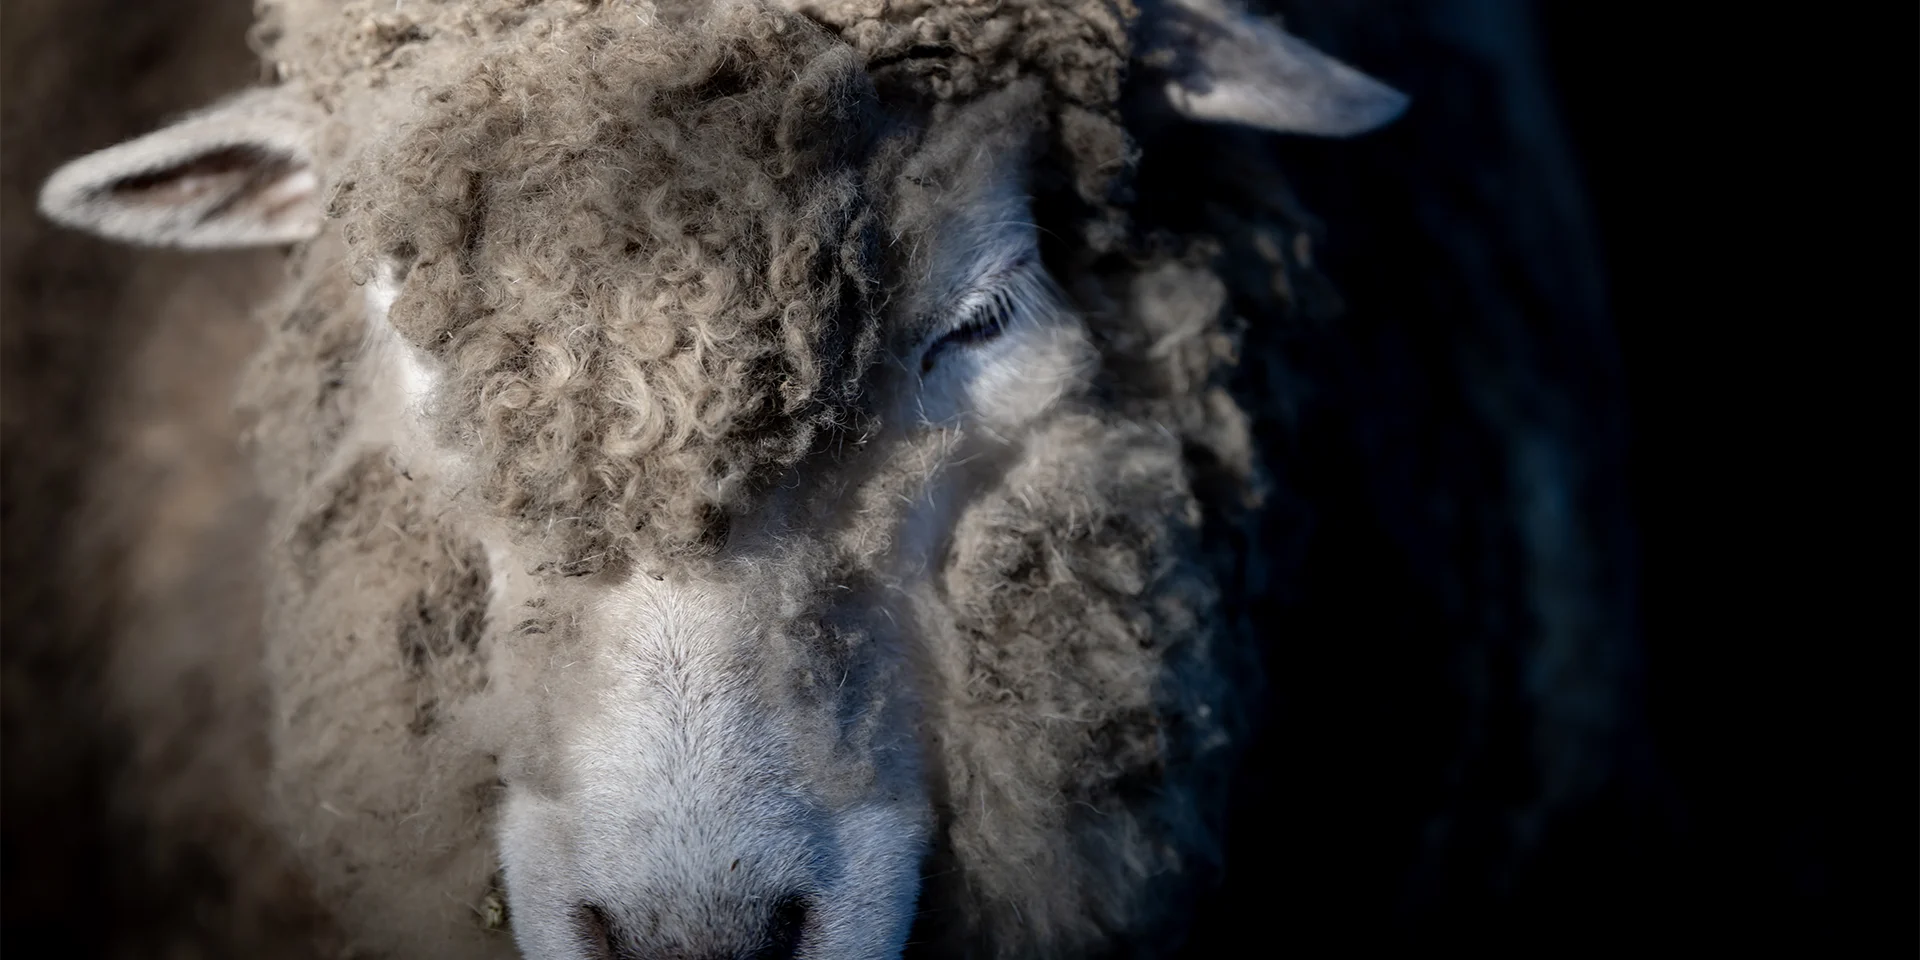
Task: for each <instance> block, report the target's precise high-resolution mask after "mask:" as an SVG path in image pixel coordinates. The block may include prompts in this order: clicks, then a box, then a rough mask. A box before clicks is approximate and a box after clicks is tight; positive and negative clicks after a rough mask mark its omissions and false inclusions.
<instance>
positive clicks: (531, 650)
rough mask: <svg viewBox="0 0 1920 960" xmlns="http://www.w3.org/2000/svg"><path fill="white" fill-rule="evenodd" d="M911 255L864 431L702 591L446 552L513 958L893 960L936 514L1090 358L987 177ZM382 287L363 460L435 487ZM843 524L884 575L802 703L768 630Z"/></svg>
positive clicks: (1015, 207)
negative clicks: (515, 951)
mask: <svg viewBox="0 0 1920 960" xmlns="http://www.w3.org/2000/svg"><path fill="white" fill-rule="evenodd" d="M931 243H932V245H933V247H934V249H933V250H932V255H931V256H930V257H928V261H929V262H930V264H931V266H929V267H928V268H927V270H926V275H925V276H923V277H920V278H918V279H917V282H912V283H908V284H906V288H907V291H908V294H909V295H908V296H906V297H905V298H904V306H903V307H902V308H901V309H900V310H899V314H900V317H899V318H898V319H897V326H898V330H897V334H898V335H897V336H896V337H895V338H894V340H893V344H894V345H893V348H892V349H891V350H890V351H889V356H888V357H887V358H885V359H884V360H883V361H882V363H881V365H880V369H879V370H878V371H877V373H876V375H875V377H874V385H873V396H872V397H871V402H873V403H874V404H875V405H876V407H877V408H878V409H879V411H880V412H881V413H882V416H881V417H880V421H881V422H882V423H883V424H885V426H884V427H883V428H882V430H881V432H880V433H879V434H878V435H877V436H875V437H873V438H870V439H869V441H868V443H867V444H866V445H865V446H864V447H863V448H862V449H861V450H860V451H859V452H857V453H855V454H853V455H851V456H850V457H848V458H846V460H845V461H843V462H840V463H838V464H837V465H835V466H832V467H830V468H829V469H832V470H835V471H837V472H839V473H841V474H844V477H836V478H832V479H829V480H826V481H824V482H823V481H822V480H821V479H820V478H817V477H807V478H805V479H804V481H800V480H796V484H795V489H797V490H799V491H800V492H798V493H793V494H790V495H780V494H776V495H775V496H774V497H772V498H770V499H769V501H768V502H767V503H766V504H765V505H764V506H763V507H762V508H761V509H760V510H759V511H758V512H757V514H756V515H753V516H748V517H740V518H735V520H734V532H733V534H732V537H731V539H730V543H729V546H728V548H727V549H726V551H724V555H723V560H722V562H721V563H720V564H719V565H718V567H717V568H716V572H714V573H711V574H706V575H693V574H688V573H686V572H684V571H677V570H666V571H652V570H633V571H631V572H628V573H626V574H625V575H624V576H623V578H622V579H620V580H619V581H618V582H611V583H606V582H600V583H589V584H583V585H580V586H568V587H565V588H563V589H562V591H561V592H559V593H555V592H554V588H553V586H552V584H551V583H550V582H542V581H539V580H537V579H536V578H535V577H533V576H531V575H529V574H528V573H527V572H526V570H527V563H526V561H525V560H523V559H521V558H518V557H516V555H515V550H514V547H513V546H512V544H511V543H510V542H509V541H508V540H507V539H506V538H505V537H504V536H502V535H499V534H498V533H496V532H493V531H490V530H488V529H485V528H484V527H482V528H481V529H477V530H475V531H474V532H475V533H476V535H478V536H479V537H480V538H481V539H482V540H483V542H485V543H486V544H487V548H488V555H489V558H490V566H491V568H492V576H493V578H494V583H493V589H492V604H491V609H490V611H489V618H488V620H489V623H490V624H492V627H491V628H490V629H491V630H493V631H496V632H503V633H506V634H508V636H506V637H505V638H504V639H498V640H495V641H493V643H492V653H491V662H490V668H489V671H490V687H489V689H490V691H491V692H492V695H491V697H490V698H489V700H490V702H491V704H492V706H489V707H483V708H482V709H485V710H490V711H493V712H495V713H496V714H497V715H496V716H494V717H491V718H489V719H488V720H487V721H483V723H484V724H487V725H490V726H491V727H492V728H493V729H495V730H497V731H499V735H498V737H497V741H496V743H495V744H494V746H495V748H496V749H497V751H498V753H499V755H500V756H501V773H502V781H503V783H504V784H505V786H506V790H505V794H504V802H503V804H502V806H501V808H500V814H499V821H498V824H497V836H498V842H499V853H500V859H501V862H502V865H503V868H504V873H505V878H506V886H507V892H508V900H509V909H510V913H511V917H512V924H513V930H514V936H515V938H516V940H517V942H518V944H519V946H520V948H521V949H522V951H523V952H525V953H526V954H527V955H529V956H532V957H543V958H544V957H552V958H573V957H578V958H599V957H608V958H611V957H626V956H644V957H680V956H686V957H767V958H771V957H785V956H793V955H802V956H811V957H834V958H881V957H892V956H897V955H898V954H899V953H900V951H901V949H902V945H903V944H904V942H905V940H906V937H907V934H908V930H909V928H910V927H911V925H912V921H913V916H914V911H915V905H916V903H915V902H916V896H917V892H918V887H919V879H920V878H919V870H920V864H921V860H922V858H923V855H924V853H925V850H926V847H927V843H928V832H929V829H930V825H931V816H932V814H931V809H930V805H929V800H928V799H927V796H926V791H925V787H924V785H923V783H922V781H921V770H920V757H919V753H920V749H919V730H918V726H919V724H920V720H921V717H920V714H919V712H918V704H917V703H916V698H915V696H914V681H913V679H912V678H911V676H910V671H911V670H912V662H913V661H914V659H915V658H916V655H915V653H914V650H913V646H914V644H915V643H916V642H917V638H916V637H915V636H914V635H913V627H912V625H913V624H915V623H918V622H922V620H923V618H925V617H928V616H936V617H937V616H938V615H939V613H938V611H937V610H928V609H925V607H926V605H927V604H928V602H929V600H928V597H929V596H930V595H931V594H930V591H927V590H925V589H922V587H923V585H924V584H925V582H926V581H927V579H928V578H929V577H930V575H931V574H932V573H933V572H935V570H936V569H937V567H938V562H939V561H938V557H939V555H940V552H941V549H942V547H943V546H944V544H945V541H946V537H947V536H948V532H949V531H950V529H951V526H952V523H953V521H954V514H955V512H956V510H955V505H956V504H957V503H959V502H961V501H962V500H964V498H965V497H966V496H967V494H968V492H969V491H970V490H972V489H974V488H976V487H978V486H979V485H981V484H984V483H990V482H992V480H993V477H994V473H995V468H994V466H993V465H994V464H996V463H1004V462H1005V460H1006V457H1005V456H1004V454H1006V453H1008V452H1011V451H1012V450H1014V449H1016V448H1017V447H1018V445H1019V443H1020V439H1021V436H1022V434H1023V432H1024V428H1025V427H1026V426H1027V425H1029V424H1031V423H1034V422H1036V421H1038V420H1040V419H1043V418H1044V417H1046V415H1047V414H1048V412H1049V410H1051V409H1052V408H1053V407H1055V406H1056V405H1057V404H1058V403H1059V402H1060V401H1061V399H1062V398H1063V397H1066V396H1068V395H1070V394H1071V392H1072V391H1073V390H1074V389H1075V388H1076V387H1077V385H1079V384H1081V383H1083V382H1085V380H1086V378H1087V376H1088V375H1089V373H1090V365H1091V362H1092V356H1093V350H1092V347H1091V345H1090V342H1089V340H1088V338H1087V334H1086V330H1085V328H1084V325H1083V324H1082V322H1081V321H1080V319H1079V318H1078V317H1077V316H1076V315H1075V314H1073V313H1072V312H1071V311H1070V310H1069V309H1067V308H1066V306H1065V304H1064V302H1063V301H1062V300H1061V298H1060V297H1059V296H1058V295H1057V294H1056V292H1055V291H1054V288H1053V286H1052V282H1051V280H1050V279H1049V278H1048V277H1047V275H1046V272H1045V268H1044V267H1043V266H1042V264H1041V262H1040V257H1039V251H1038V249H1037V246H1036V233H1035V228H1034V227H1033V225H1032V223H1031V217H1030V214H1029V212H1028V211H1027V209H1026V201H1025V199H1024V196H1023V193H1022V190H1021V183H1020V182H1019V179H1018V178H1017V177H1016V176H1014V175H1013V174H1012V173H1011V172H1008V173H1004V174H1001V175H999V176H996V177H988V178H985V179H984V181H983V185H982V187H981V189H979V190H977V191H975V195H974V196H972V197H970V198H966V200H965V202H964V203H963V205H962V206H961V207H960V208H959V209H957V210H955V211H953V212H951V213H950V214H949V215H948V216H947V217H946V219H945V221H944V223H943V225H942V227H941V229H939V230H938V231H937V237H936V238H935V239H934V240H932V241H931ZM403 276H404V271H403V269H402V268H401V267H400V266H399V265H387V266H386V267H384V268H383V269H381V270H380V271H379V272H378V273H377V275H376V276H375V277H374V278H373V280H372V281H371V282H370V283H369V284H368V293H367V307H368V314H369V317H368V319H369V321H370V323H369V336H370V343H371V347H372V349H371V350H370V352H369V354H368V356H369V359H370V360H371V361H372V363H373V365H375V366H376V368H377V369H379V370H380V371H381V372H380V374H379V378H380V379H381V381H382V382H384V384H385V385H386V386H385V389H387V390H388V391H389V392H388V393H387V394H386V397H385V399H384V400H382V401H379V402H381V403H386V404H390V405H392V406H393V407H394V408H395V409H396V411H397V415H396V416H393V417H391V418H384V419H385V422H386V423H388V424H389V425H391V426H392V427H394V428H397V430H396V431H395V432H394V433H393V434H391V435H390V436H389V437H388V438H387V441H388V442H389V443H391V444H392V445H393V446H394V447H395V448H396V449H400V450H402V451H405V459H406V460H407V465H408V467H409V468H410V470H411V472H412V473H413V474H414V475H415V476H417V477H421V478H423V479H426V478H429V477H432V476H435V475H438V476H440V477H441V478H443V480H444V481H445V482H448V483H451V484H456V485H457V484H458V483H459V482H460V481H459V477H460V476H461V475H462V474H463V473H464V470H465V466H466V465H465V464H463V463H462V462H461V460H460V456H461V455H460V453H459V451H456V450H448V449H445V448H436V447H434V446H433V445H432V443H431V441H429V440H427V439H426V438H427V437H428V435H429V434H428V431H427V430H426V429H424V425H423V423H422V419H423V417H424V416H425V415H426V414H428V413H430V411H431V405H432V403H433V394H434V390H435V388H436V380H437V377H436V374H435V372H434V370H433V369H432V365H431V361H430V360H429V359H427V358H425V357H423V356H422V355H421V354H420V353H419V351H417V350H416V349H414V348H412V347H411V346H409V345H408V344H406V343H405V342H404V341H403V340H401V338H399V337H398V336H397V335H396V334H395V333H394V332H393V330H392V328H391V327H390V326H389V325H388V323H387V318H386V311H387V308H388V307H389V306H390V305H391V304H392V303H393V302H394V300H395V298H396V297H397V295H398V292H399V284H400V283H401V282H402V280H401V278H402V277H403ZM381 419H383V418H378V417H376V418H373V420H374V422H378V421H379V420H381ZM443 489H445V488H443ZM827 491H830V492H827ZM808 498H812V500H813V501H814V502H815V503H816V506H814V507H812V508H808V507H807V506H805V504H804V503H803V501H806V500H808ZM822 498H831V499H832V500H833V501H835V503H836V504H838V506H829V507H828V508H826V509H821V508H820V507H819V506H817V503H818V502H819V501H820V500H821V499H822ZM861 504H866V505H868V506H866V507H861V506H859V505H861ZM876 504H877V505H878V506H877V508H876V507H874V506H873V505H876ZM870 509H879V510H881V511H882V512H884V513H885V514H886V516H885V520H886V521H887V522H885V523H883V524H882V526H883V527H887V528H890V529H885V530H884V531H882V532H881V533H880V534H878V535H876V534H875V533H874V532H872V531H871V530H863V531H862V532H861V533H860V534H859V536H860V537H863V538H868V539H874V538H876V536H878V537H879V538H883V539H884V540H885V542H886V544H887V547H886V549H884V550H882V551H880V559H878V560H877V561H876V562H875V568H876V569H875V570H874V571H872V572H873V573H874V574H876V579H875V582H873V583H871V584H867V585H864V586H860V587H843V589H846V590H847V591H848V596H847V597H846V599H845V600H844V601H843V602H842V603H841V604H840V608H839V609H835V610H831V611H828V612H827V615H826V619H827V620H828V621H829V622H830V623H831V624H833V626H830V627H829V629H842V630H845V631H847V634H848V636H850V637H856V638H858V639H857V640H854V641H849V642H848V644H847V646H848V648H849V649H848V651H847V652H846V654H845V656H844V661H835V662H833V663H830V664H827V665H826V667H825V669H828V670H832V669H838V670H839V671H841V673H840V675H839V676H838V677H833V676H827V677H820V676H817V674H818V673H819V672H820V670H821V669H822V665H821V664H820V663H817V662H814V660H813V659H810V658H809V656H808V655H807V654H805V653H803V652H797V651H798V650H799V649H800V648H802V647H804V646H805V645H804V644H801V643H798V642H797V641H791V640H790V639H789V638H787V637H785V636H783V633H782V631H783V630H784V629H785V627H784V626H783V625H785V624H789V623H792V622H795V618H796V617H797V616H799V615H801V614H803V613H805V611H803V610H800V609H798V607H800V606H804V603H805V601H804V599H803V598H804V597H806V596H808V595H810V594H809V593H808V590H809V586H810V585H809V583H808V581H809V580H813V579H817V576H818V574H817V573H809V572H808V571H810V570H811V569H812V568H811V567H810V566H809V564H808V559H809V558H810V557H812V556H815V554H814V553H813V552H812V551H814V550H816V549H818V545H819V544H820V543H821V542H822V541H823V540H831V539H832V538H833V537H834V536H835V535H836V533H837V531H836V530H834V529H832V528H833V527H834V525H835V524H836V522H839V521H844V520H848V519H851V516H850V515H851V514H852V513H854V512H858V511H863V510H870ZM819 527H825V528H827V529H818V528H819ZM811 586H812V587H813V588H815V590H816V591H817V586H818V585H817V584H812V585H811ZM536 622H537V625H536V626H533V627H532V629H533V630H534V631H536V632H535V633H534V634H533V635H532V636H529V637H525V638H520V637H517V636H515V635H514V632H515V630H516V625H519V629H522V630H524V629H527V627H528V625H529V624H533V623H536ZM796 688H798V692H796ZM829 688H830V692H828V693H825V694H823V693H822V692H821V690H822V689H829ZM850 727H851V728H854V729H853V732H852V733H851V734H849V733H848V728H850ZM796 951H800V952H798V953H796Z"/></svg>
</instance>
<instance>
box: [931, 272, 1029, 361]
mask: <svg viewBox="0 0 1920 960" xmlns="http://www.w3.org/2000/svg"><path fill="white" fill-rule="evenodd" d="M1012 319H1013V298H1012V296H1011V295H1010V294H1009V293H1008V292H1007V291H1004V290H1001V291H995V292H994V293H992V294H989V295H988V296H987V297H985V298H984V299H982V300H981V301H980V302H978V303H976V304H974V305H973V307H972V309H970V310H968V311H967V313H966V314H965V319H963V320H961V321H960V323H958V324H956V325H955V326H954V327H953V328H952V329H950V330H948V331H947V332H946V333H944V334H941V335H940V338H939V339H938V340H935V341H933V342H932V343H931V344H928V345H927V352H926V353H923V354H921V355H920V375H921V376H923V377H924V376H926V375H927V374H929V373H932V372H933V365H934V364H935V363H938V362H939V360H940V357H941V356H942V355H944V354H946V353H947V352H949V351H951V350H955V349H959V348H962V347H971V346H978V345H979V344H982V343H985V342H987V341H989V340H992V339H993V338H995V337H998V336H999V335H1000V334H1002V333H1005V332H1006V329H1007V324H1008V323H1009V322H1011V321H1012Z"/></svg>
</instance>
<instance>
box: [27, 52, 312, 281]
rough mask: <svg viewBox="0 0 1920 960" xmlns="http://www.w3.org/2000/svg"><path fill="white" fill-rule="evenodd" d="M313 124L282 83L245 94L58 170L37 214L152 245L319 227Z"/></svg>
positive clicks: (289, 236) (290, 236) (249, 240)
mask: <svg viewBox="0 0 1920 960" xmlns="http://www.w3.org/2000/svg"><path fill="white" fill-rule="evenodd" d="M311 126H312V125H311V123H310V122H307V119H306V118H305V117H304V116H303V115H302V114H301V112H300V111H299V110H297V109H295V108H294V106H293V101H292V100H291V95H290V94H288V93H286V92H285V91H284V90H283V89H263V90H255V91H250V92H248V93H245V94H241V95H240V96H238V97H235V98H232V99H230V100H227V101H225V102H223V103H220V104H217V105H215V106H213V107H211V108H209V109H207V110H204V111H202V112H200V113H197V114H193V115H191V116H188V117H187V118H185V119H183V120H180V121H179V122H177V123H175V124H173V125H172V126H169V127H166V128H164V129H161V130H158V131H155V132H153V133H150V134H147V135H146V136H144V137H138V138H135V139H133V140H129V141H126V142H125V143H121V144H118V145H116V146H112V147H108V148H107V149H105V150H101V151H99V152H97V153H91V154H88V155H86V156H84V157H81V158H80V159H78V160H74V161H72V162H71V163H68V164H67V165H66V166H64V167H61V168H60V169H59V170H57V171H55V172H54V174H53V176H52V177H49V178H48V179H47V182H46V185H45V186H43V187H42V188H41V190H40V212H41V213H42V214H44V215H46V217H47V218H48V219H50V220H53V221H54V222H56V223H60V224H64V225H66V226H69V227H74V228H77V229H80V230H86V231H89V232H91V233H96V234H99V235H100V236H103V237H108V238H110V239H114V240H124V241H128V242H131V243H139V244H146V245H150V246H165V247H187V248H197V249H216V248H230V247H258V246H272V245H277V244H284V243H292V242H295V241H298V240H305V239H307V238H309V237H312V236H313V235H315V234H316V233H318V232H319V231H320V223H321V220H322V218H323V211H322V205H321V202H320V198H319V189H320V179H319V176H318V174H317V173H316V172H315V170H314V167H313V160H312V151H311V148H310V146H309V142H310V141H309V136H310V130H311Z"/></svg>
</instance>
